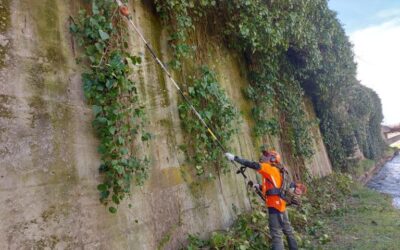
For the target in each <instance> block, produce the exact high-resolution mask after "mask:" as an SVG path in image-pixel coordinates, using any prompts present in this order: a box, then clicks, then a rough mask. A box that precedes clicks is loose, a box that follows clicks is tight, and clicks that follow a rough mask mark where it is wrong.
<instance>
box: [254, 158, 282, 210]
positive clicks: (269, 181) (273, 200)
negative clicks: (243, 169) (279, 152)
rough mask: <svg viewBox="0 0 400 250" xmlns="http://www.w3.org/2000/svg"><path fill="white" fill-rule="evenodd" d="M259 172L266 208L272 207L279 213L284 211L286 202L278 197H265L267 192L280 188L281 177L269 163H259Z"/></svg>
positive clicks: (276, 169)
mask: <svg viewBox="0 0 400 250" xmlns="http://www.w3.org/2000/svg"><path fill="white" fill-rule="evenodd" d="M260 166H261V168H260V170H258V172H259V173H260V174H261V176H262V193H263V194H264V196H266V199H265V204H266V205H267V207H272V208H275V209H276V210H278V211H279V212H284V211H285V210H286V201H284V200H283V199H282V198H281V197H280V196H279V195H266V193H267V191H268V190H270V189H273V188H280V187H281V186H282V184H283V183H282V181H283V180H282V175H281V172H280V170H279V169H278V168H277V167H274V166H272V165H271V164H270V163H260Z"/></svg>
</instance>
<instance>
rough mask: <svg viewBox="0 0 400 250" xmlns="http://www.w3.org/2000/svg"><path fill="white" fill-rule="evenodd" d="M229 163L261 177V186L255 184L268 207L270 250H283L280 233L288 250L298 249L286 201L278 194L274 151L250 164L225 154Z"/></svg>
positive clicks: (278, 174) (277, 160) (277, 161)
mask: <svg viewBox="0 0 400 250" xmlns="http://www.w3.org/2000/svg"><path fill="white" fill-rule="evenodd" d="M225 156H226V158H227V159H228V160H230V161H236V162H238V163H240V164H241V165H243V166H245V167H248V168H251V169H254V170H256V171H257V172H258V173H259V174H261V176H262V184H261V185H259V184H256V187H257V188H260V189H261V190H262V193H263V195H264V197H265V203H266V206H267V207H268V214H269V216H268V223H269V230H270V232H271V237H272V249H273V250H283V249H284V246H283V240H282V231H283V233H284V234H285V235H286V238H287V240H288V245H289V249H290V250H295V249H298V247H297V242H296V239H295V237H294V233H293V229H292V226H291V225H290V221H289V218H288V214H287V211H286V201H285V200H283V199H282V198H281V196H280V194H279V189H280V187H281V186H282V184H283V178H282V175H281V172H280V169H279V168H278V167H276V166H277V165H278V164H280V163H281V157H280V155H279V154H278V153H276V152H275V151H269V152H268V151H263V154H262V155H261V157H260V160H259V162H252V161H248V160H245V159H242V158H239V157H238V156H235V155H233V154H231V153H225Z"/></svg>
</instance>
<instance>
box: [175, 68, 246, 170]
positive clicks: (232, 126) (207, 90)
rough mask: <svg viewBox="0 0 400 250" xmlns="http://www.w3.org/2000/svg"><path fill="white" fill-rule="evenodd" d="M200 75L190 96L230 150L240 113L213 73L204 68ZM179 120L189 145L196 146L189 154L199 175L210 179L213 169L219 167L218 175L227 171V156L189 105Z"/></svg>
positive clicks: (183, 104)
mask: <svg viewBox="0 0 400 250" xmlns="http://www.w3.org/2000/svg"><path fill="white" fill-rule="evenodd" d="M198 74H199V76H198V77H194V79H192V81H191V82H190V83H189V84H188V96H189V98H190V100H192V101H193V103H192V104H193V106H194V107H195V108H196V110H198V111H199V114H200V115H201V116H202V117H203V118H204V119H205V121H206V122H207V123H208V125H209V126H210V127H211V128H212V130H213V132H214V133H215V135H216V136H217V138H218V139H219V140H220V141H221V143H222V145H224V146H225V147H226V146H227V145H228V143H229V141H230V139H231V138H232V136H233V135H234V134H235V133H236V132H237V129H236V128H237V123H238V122H239V112H238V111H237V109H236V108H235V107H234V105H233V104H232V103H231V101H229V100H228V98H227V96H226V93H225V92H224V91H223V90H222V89H221V87H220V85H219V83H218V81H217V78H216V75H215V73H214V72H213V71H212V70H210V69H209V68H208V67H206V66H203V67H201V69H200V72H199V73H198ZM179 116H180V118H181V120H182V126H183V128H184V130H185V131H186V132H187V134H188V136H187V142H186V143H187V145H192V147H187V148H186V149H185V151H186V153H187V156H188V158H189V161H190V162H191V163H192V164H193V165H194V166H195V167H196V171H197V174H198V175H203V174H206V173H208V177H212V176H213V172H214V171H212V170H213V169H212V167H213V166H216V167H217V169H216V170H217V171H219V170H221V168H222V170H226V167H227V162H226V160H225V159H224V157H223V153H225V152H223V151H222V149H221V148H219V147H218V145H217V144H216V142H215V141H214V139H213V138H212V137H211V136H210V134H209V132H208V131H207V128H206V127H205V126H204V125H203V124H202V123H201V122H200V120H199V119H197V117H196V116H195V114H194V113H193V111H192V110H191V107H190V105H189V104H188V103H187V102H181V103H180V105H179Z"/></svg>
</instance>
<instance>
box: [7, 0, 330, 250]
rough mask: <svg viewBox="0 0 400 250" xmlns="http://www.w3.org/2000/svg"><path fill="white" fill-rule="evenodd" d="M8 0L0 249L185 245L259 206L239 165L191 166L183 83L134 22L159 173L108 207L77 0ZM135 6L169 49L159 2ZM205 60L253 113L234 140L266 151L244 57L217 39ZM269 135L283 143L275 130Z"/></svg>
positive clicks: (323, 166) (245, 149)
mask: <svg viewBox="0 0 400 250" xmlns="http://www.w3.org/2000/svg"><path fill="white" fill-rule="evenodd" d="M0 1H1V2H0V3H1V6H5V7H4V9H6V8H7V9H9V11H2V10H1V9H0V13H2V16H3V15H4V16H5V17H6V18H5V19H4V20H5V21H4V25H2V24H1V23H0V45H1V49H2V51H3V52H2V53H0V56H1V60H0V61H1V62H3V63H2V64H1V68H0V80H1V82H0V203H1V204H2V212H1V213H0V249H157V248H161V249H163V248H164V249H176V248H179V247H180V246H181V245H182V244H184V242H185V239H186V237H187V233H197V232H199V233H202V234H206V233H207V232H210V231H212V230H216V229H222V228H226V227H227V226H229V225H230V224H231V223H232V220H233V218H234V214H233V211H232V205H235V206H236V207H237V208H238V210H239V211H243V210H246V209H249V204H248V200H247V198H246V191H245V189H244V184H243V180H242V178H241V177H240V176H237V175H236V174H235V173H229V174H227V175H224V176H222V177H221V182H220V181H219V180H217V181H207V180H201V181H199V180H194V179H193V178H192V177H191V174H190V166H186V163H185V156H184V154H183V153H182V152H181V151H180V150H179V149H178V146H179V145H180V144H182V143H183V142H184V141H183V136H182V131H181V129H180V120H179V116H178V112H177V105H176V103H177V99H178V96H177V93H176V91H175V89H174V88H173V86H171V84H169V83H168V82H167V80H166V76H165V75H164V74H163V73H162V72H161V71H160V70H159V69H158V68H157V67H156V65H155V64H154V62H153V60H152V59H151V58H150V55H149V54H148V53H147V52H146V51H145V48H144V46H143V44H142V43H141V42H140V41H139V40H138V38H137V36H136V35H134V34H132V37H131V40H132V50H133V52H135V53H137V54H139V55H140V56H142V57H143V59H144V60H143V64H142V66H141V67H139V68H137V69H135V70H136V71H137V73H138V74H137V77H136V78H137V83H138V86H139V89H140V92H141V97H142V100H143V102H144V103H145V104H146V109H147V113H148V130H149V131H150V132H151V133H152V134H153V135H155V139H154V140H152V141H151V142H150V143H148V144H144V145H139V146H140V147H139V148H140V149H141V151H142V152H141V153H145V154H147V155H149V156H151V158H150V160H151V173H150V179H149V181H148V182H147V183H146V185H145V187H144V188H142V189H139V188H136V189H135V190H134V191H133V194H132V197H131V199H130V200H129V201H127V202H124V204H123V205H121V209H120V211H119V212H118V214H116V215H111V214H109V213H108V212H107V211H106V210H105V208H104V207H103V206H102V205H100V203H99V202H98V192H97V190H96V186H97V184H98V183H99V178H101V177H100V176H98V170H97V169H98V166H99V155H98V154H97V153H96V147H97V145H98V143H97V140H96V138H95V137H94V135H93V131H92V129H91V119H92V115H91V109H90V108H89V107H88V106H87V105H86V104H85V102H84V99H83V94H82V88H81V82H80V67H79V66H77V65H76V64H75V59H74V58H75V57H76V56H77V55H78V53H79V52H78V51H77V48H76V45H74V43H73V39H72V37H71V35H70V34H69V32H68V24H69V16H70V15H72V16H75V15H76V13H77V11H78V9H79V1H77V0H73V1H71V0H38V1H30V0H12V1H9V0H7V1H5V0H0ZM131 7H132V8H133V9H134V10H135V12H134V13H135V15H134V21H135V22H136V23H138V24H139V26H140V27H141V29H142V30H143V32H144V35H145V36H146V37H147V38H148V39H149V40H150V41H151V43H152V45H153V47H154V48H155V49H156V50H157V52H158V53H159V54H160V55H161V58H162V59H163V60H165V61H168V48H167V42H166V41H167V34H166V31H165V29H162V28H161V25H160V23H159V20H158V19H157V18H156V16H155V15H154V13H153V12H152V10H151V8H150V7H149V6H148V5H145V4H142V2H141V1H134V2H133V3H132V4H131ZM4 13H5V14H4ZM7 13H9V14H10V15H8V14H7ZM3 26H4V28H2V27H3ZM3 45H4V46H3ZM216 58H218V60H215V59H216ZM204 60H205V62H208V63H209V64H210V65H212V66H213V67H214V68H215V70H216V71H217V73H218V74H219V77H220V81H221V84H222V86H223V87H224V89H226V91H227V92H228V94H229V95H230V97H231V98H232V99H234V101H235V103H237V104H238V108H239V109H240V110H241V111H242V112H243V114H244V119H243V122H242V123H241V124H240V129H241V133H240V134H239V136H238V137H237V138H235V139H234V141H233V143H232V147H233V149H234V152H235V153H237V154H240V155H243V156H245V157H247V158H253V159H256V157H257V155H256V153H255V152H256V150H255V149H256V148H257V146H258V145H259V144H260V142H255V141H253V139H252V138H251V136H250V134H251V133H250V131H251V126H252V124H251V120H250V119H249V118H248V117H249V111H250V106H249V103H246V101H245V100H244V99H243V96H242V94H241V88H242V87H245V86H246V84H247V82H246V79H245V73H244V72H243V69H242V68H241V66H240V65H241V59H240V58H237V57H236V56H234V55H233V54H232V53H231V52H230V51H228V50H226V49H224V48H222V47H221V48H220V47H218V46H217V45H215V46H214V47H213V49H211V48H210V55H209V56H208V57H206V58H205V59H204ZM317 130H318V129H317ZM316 136H317V139H316V143H318V145H319V146H318V149H317V152H318V154H317V156H316V158H315V159H314V160H313V163H312V164H311V165H309V167H310V168H311V170H312V171H313V173H314V174H316V175H324V174H326V173H328V172H330V165H329V160H326V159H327V158H326V154H325V151H324V149H323V144H322V143H321V140H320V136H319V132H318V131H317V135H316ZM270 143H271V144H273V145H275V147H276V148H277V149H278V150H279V149H280V147H279V140H278V139H277V138H272V139H271V142H270ZM321 145H322V146H321ZM313 164H314V165H313ZM317 166H318V167H317ZM221 187H223V188H222V190H221ZM129 203H130V204H132V208H130V209H129V208H128V205H127V204H129Z"/></svg>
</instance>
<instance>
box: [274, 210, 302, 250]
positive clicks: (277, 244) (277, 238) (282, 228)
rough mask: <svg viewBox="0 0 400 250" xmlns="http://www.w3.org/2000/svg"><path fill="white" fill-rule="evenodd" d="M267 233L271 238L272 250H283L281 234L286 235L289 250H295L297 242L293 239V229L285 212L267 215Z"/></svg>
mask: <svg viewBox="0 0 400 250" xmlns="http://www.w3.org/2000/svg"><path fill="white" fill-rule="evenodd" d="M268 222H269V231H270V232H271V237H272V249H273V250H283V249H284V246H283V240H282V232H283V233H284V234H285V235H286V238H287V241H288V245H289V249H290V250H297V249H298V247H297V242H296V239H295V237H294V232H293V228H292V226H291V225H290V221H289V217H288V214H287V211H285V212H283V213H279V212H275V213H271V212H270V213H269V217H268Z"/></svg>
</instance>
